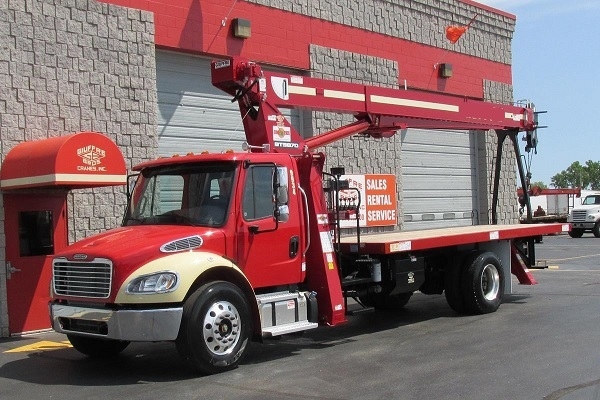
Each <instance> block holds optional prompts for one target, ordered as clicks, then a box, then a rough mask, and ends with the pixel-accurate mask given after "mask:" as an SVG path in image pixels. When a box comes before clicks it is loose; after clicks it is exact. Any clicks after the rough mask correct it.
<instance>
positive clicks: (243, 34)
mask: <svg viewBox="0 0 600 400" xmlns="http://www.w3.org/2000/svg"><path fill="white" fill-rule="evenodd" d="M232 25H233V36H235V37H237V38H240V39H248V38H249V37H250V36H251V34H252V31H251V29H250V21H249V20H247V19H243V18H234V19H233V21H232Z"/></svg>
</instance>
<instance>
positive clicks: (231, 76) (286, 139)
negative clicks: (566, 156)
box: [212, 58, 537, 154]
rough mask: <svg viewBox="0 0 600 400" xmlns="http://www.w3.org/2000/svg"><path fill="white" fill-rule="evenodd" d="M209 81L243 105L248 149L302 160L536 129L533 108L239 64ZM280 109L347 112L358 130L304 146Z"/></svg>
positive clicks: (227, 65)
mask: <svg viewBox="0 0 600 400" xmlns="http://www.w3.org/2000/svg"><path fill="white" fill-rule="evenodd" d="M212 80H213V84H214V85H215V86H216V87H218V88H220V89H222V90H224V91H226V92H227V93H230V94H231V95H232V96H234V101H235V100H237V101H238V102H239V105H240V110H241V113H242V116H244V117H245V118H244V128H245V131H246V137H247V140H248V144H249V145H251V146H253V147H252V148H255V149H262V147H263V146H264V145H265V144H268V145H269V147H270V151H273V152H282V151H283V152H288V153H291V154H300V153H301V152H304V151H309V150H313V149H315V148H317V147H321V146H325V145H327V144H329V143H332V142H334V141H336V140H339V139H342V138H344V137H346V136H351V135H356V134H364V135H370V136H372V137H376V138H380V137H389V136H392V135H394V133H395V132H396V131H398V130H401V129H406V128H422V129H464V130H489V129H494V130H513V131H516V132H520V131H529V132H531V131H534V130H535V129H536V125H537V122H536V118H535V110H534V108H533V107H532V106H530V105H527V106H523V107H519V106H513V105H505V104H495V103H490V102H484V101H481V100H475V99H469V98H466V97H461V96H453V95H447V94H439V93H431V92H424V91H416V90H400V89H391V88H384V87H376V86H369V85H362V84H356V83H348V82H338V81H331V80H326V79H318V78H310V77H304V76H298V75H289V74H281V73H274V72H266V71H263V70H262V68H261V67H260V66H259V65H258V64H256V63H254V62H251V61H248V60H245V59H241V58H232V59H227V60H223V61H215V62H213V63H212ZM278 107H282V108H307V109H312V110H324V111H327V110H329V111H334V112H340V113H344V112H345V113H350V114H353V115H354V116H355V118H356V122H355V123H353V124H351V125H348V126H346V127H343V128H340V129H337V130H335V131H333V132H329V133H325V134H321V135H318V136H316V137H312V138H308V139H303V138H302V136H301V135H299V134H298V133H297V132H296V131H295V130H294V129H293V127H291V126H290V125H289V123H288V121H285V120H282V119H278V118H274V117H273V116H277V115H280V113H279V111H278V109H277V108H278ZM248 117H249V118H248ZM271 133H273V135H271Z"/></svg>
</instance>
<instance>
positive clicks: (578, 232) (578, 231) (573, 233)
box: [569, 227, 595, 239]
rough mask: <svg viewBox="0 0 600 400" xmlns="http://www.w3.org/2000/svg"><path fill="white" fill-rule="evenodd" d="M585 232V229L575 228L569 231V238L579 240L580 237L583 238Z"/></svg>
mask: <svg viewBox="0 0 600 400" xmlns="http://www.w3.org/2000/svg"><path fill="white" fill-rule="evenodd" d="M594 228H595V227H594ZM583 232H584V230H583V229H577V228H574V229H571V230H570V231H569V236H571V237H572V238H574V239H579V238H580V237H582V236H583Z"/></svg>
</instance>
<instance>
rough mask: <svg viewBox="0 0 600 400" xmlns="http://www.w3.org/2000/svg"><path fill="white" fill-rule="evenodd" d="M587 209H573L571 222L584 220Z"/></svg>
mask: <svg viewBox="0 0 600 400" xmlns="http://www.w3.org/2000/svg"><path fill="white" fill-rule="evenodd" d="M586 217H587V211H585V210H584V211H573V222H585V218H586Z"/></svg>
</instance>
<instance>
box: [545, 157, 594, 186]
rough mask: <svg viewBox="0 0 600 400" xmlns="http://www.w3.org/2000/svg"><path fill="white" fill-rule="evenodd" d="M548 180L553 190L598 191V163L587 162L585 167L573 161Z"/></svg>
mask: <svg viewBox="0 0 600 400" xmlns="http://www.w3.org/2000/svg"><path fill="white" fill-rule="evenodd" d="M550 179H551V182H550V184H551V185H552V186H553V187H555V188H576V187H580V188H582V189H591V190H600V161H592V160H588V161H586V163H585V165H581V163H580V162H579V161H575V162H574V163H573V164H571V165H570V166H569V167H568V168H567V169H565V170H563V171H561V172H559V173H558V174H556V175H554V176H553V177H552V178H550Z"/></svg>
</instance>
